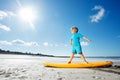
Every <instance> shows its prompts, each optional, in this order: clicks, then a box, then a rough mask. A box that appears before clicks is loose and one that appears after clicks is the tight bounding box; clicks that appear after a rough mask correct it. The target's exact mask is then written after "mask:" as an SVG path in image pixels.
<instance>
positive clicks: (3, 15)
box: [0, 10, 16, 20]
mask: <svg viewBox="0 0 120 80" xmlns="http://www.w3.org/2000/svg"><path fill="white" fill-rule="evenodd" d="M15 15H16V14H14V13H13V12H11V11H1V10H0V20H2V19H4V18H6V17H11V16H15Z"/></svg>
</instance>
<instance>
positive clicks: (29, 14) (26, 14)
mask: <svg viewBox="0 0 120 80" xmlns="http://www.w3.org/2000/svg"><path fill="white" fill-rule="evenodd" d="M19 17H20V18H21V19H22V20H24V21H26V22H32V21H34V20H35V18H36V15H35V11H34V9H32V8H30V7H26V8H21V9H20V10H19Z"/></svg>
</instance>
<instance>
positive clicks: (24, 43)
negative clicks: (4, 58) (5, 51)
mask: <svg viewBox="0 0 120 80" xmlns="http://www.w3.org/2000/svg"><path fill="white" fill-rule="evenodd" d="M0 44H2V45H23V46H38V43H37V42H25V41H23V40H20V39H16V40H12V41H0Z"/></svg>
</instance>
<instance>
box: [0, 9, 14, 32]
mask: <svg viewBox="0 0 120 80" xmlns="http://www.w3.org/2000/svg"><path fill="white" fill-rule="evenodd" d="M15 15H16V14H14V13H13V12H11V11H1V10H0V20H3V19H4V18H7V17H11V16H15ZM0 29H3V30H5V31H10V28H9V27H7V26H6V25H3V24H0Z"/></svg>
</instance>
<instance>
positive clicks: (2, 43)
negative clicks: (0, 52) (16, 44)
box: [0, 41, 12, 45]
mask: <svg viewBox="0 0 120 80" xmlns="http://www.w3.org/2000/svg"><path fill="white" fill-rule="evenodd" d="M0 44H1V45H12V43H11V42H8V41H0Z"/></svg>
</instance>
